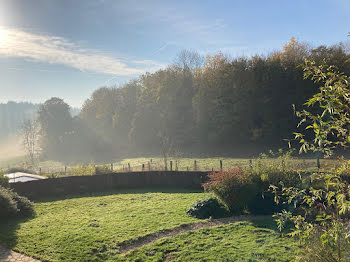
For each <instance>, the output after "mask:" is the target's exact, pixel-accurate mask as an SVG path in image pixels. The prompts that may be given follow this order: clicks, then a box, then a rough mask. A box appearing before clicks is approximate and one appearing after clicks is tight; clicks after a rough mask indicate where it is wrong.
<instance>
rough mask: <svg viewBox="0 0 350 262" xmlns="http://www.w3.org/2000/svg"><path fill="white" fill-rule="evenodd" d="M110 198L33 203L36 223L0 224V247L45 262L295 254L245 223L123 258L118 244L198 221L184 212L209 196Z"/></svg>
mask: <svg viewBox="0 0 350 262" xmlns="http://www.w3.org/2000/svg"><path fill="white" fill-rule="evenodd" d="M114 193H115V194H105V195H102V194H100V195H92V196H85V197H78V198H71V199H65V200H53V201H47V202H41V203H36V204H35V208H36V212H37V216H36V217H35V218H33V219H28V220H22V221H21V220H17V221H16V220H13V221H9V222H7V223H6V222H1V223H0V243H1V244H3V245H6V246H8V247H10V248H13V249H15V250H17V251H20V252H22V253H25V254H27V255H30V256H33V257H37V258H39V259H41V260H43V261H47V260H48V261H105V260H107V259H108V260H110V261H120V260H124V259H128V260H130V261H135V259H137V258H140V259H141V261H157V259H158V258H161V257H163V258H164V257H165V256H169V257H167V259H170V258H174V259H178V260H179V261H183V260H185V259H187V260H188V261H191V260H192V261H195V260H197V261H202V260H203V259H204V258H205V259H208V260H216V258H217V257H219V258H220V259H221V258H222V259H224V258H232V257H236V258H237V259H238V260H241V259H243V258H244V259H248V258H253V257H254V256H258V255H259V254H262V255H263V256H265V257H267V258H269V259H270V258H271V259H275V258H276V259H277V261H286V258H287V257H288V256H291V255H292V251H293V250H294V246H295V244H294V243H292V242H291V240H289V239H283V238H279V237H278V235H277V234H276V233H274V231H272V230H268V229H260V228H259V225H257V224H255V225H254V224H252V223H248V222H246V223H239V224H235V225H228V226H224V227H218V228H212V229H204V230H200V231H198V232H195V233H186V234H184V235H179V236H177V237H175V238H173V239H166V240H160V241H158V242H156V243H155V244H153V245H150V246H146V247H144V248H141V249H140V250H139V251H135V252H132V253H130V254H128V255H127V256H126V257H123V256H121V255H120V254H119V249H118V243H120V242H122V241H127V240H132V239H135V238H137V237H139V236H142V235H145V234H149V233H153V232H157V231H159V230H162V229H166V228H172V227H175V226H178V225H181V224H185V223H190V222H195V221H198V220H197V219H195V218H192V217H189V216H187V215H186V213H185V210H186V208H187V207H188V206H189V205H191V204H192V203H193V202H194V201H196V200H198V199H203V198H205V197H207V196H208V194H205V193H190V192H182V193H171V192H168V193H145V192H142V191H140V192H139V193H130V192H129V193H128V192H124V193H122V192H119V193H118V194H117V192H114ZM166 254H171V256H170V255H166ZM278 254H279V255H278ZM278 259H279V260H278ZM269 261H270V260H269Z"/></svg>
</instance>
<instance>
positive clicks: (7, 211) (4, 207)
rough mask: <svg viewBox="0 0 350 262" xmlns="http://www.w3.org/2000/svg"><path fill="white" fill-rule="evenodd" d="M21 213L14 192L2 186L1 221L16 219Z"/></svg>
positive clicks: (0, 199) (0, 192) (0, 188)
mask: <svg viewBox="0 0 350 262" xmlns="http://www.w3.org/2000/svg"><path fill="white" fill-rule="evenodd" d="M18 212H19V209H18V208H17V203H16V200H15V199H13V197H12V192H11V191H10V190H9V189H7V188H4V187H2V186H0V219H3V218H9V217H14V216H16V214H17V213H18Z"/></svg>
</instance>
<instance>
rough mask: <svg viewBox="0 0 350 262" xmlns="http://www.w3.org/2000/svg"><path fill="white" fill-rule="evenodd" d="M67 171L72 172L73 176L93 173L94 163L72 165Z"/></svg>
mask: <svg viewBox="0 0 350 262" xmlns="http://www.w3.org/2000/svg"><path fill="white" fill-rule="evenodd" d="M69 173H70V174H72V175H73V176H86V175H95V174H96V168H95V165H94V164H90V165H82V166H73V167H70V168H69Z"/></svg>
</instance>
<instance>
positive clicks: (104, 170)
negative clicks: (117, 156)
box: [96, 165, 112, 175]
mask: <svg viewBox="0 0 350 262" xmlns="http://www.w3.org/2000/svg"><path fill="white" fill-rule="evenodd" d="M109 173H112V170H111V167H110V165H100V166H96V175H101V174H109Z"/></svg>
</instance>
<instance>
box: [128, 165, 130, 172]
mask: <svg viewBox="0 0 350 262" xmlns="http://www.w3.org/2000/svg"><path fill="white" fill-rule="evenodd" d="M128 169H129V172H130V170H131V168H130V163H128Z"/></svg>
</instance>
